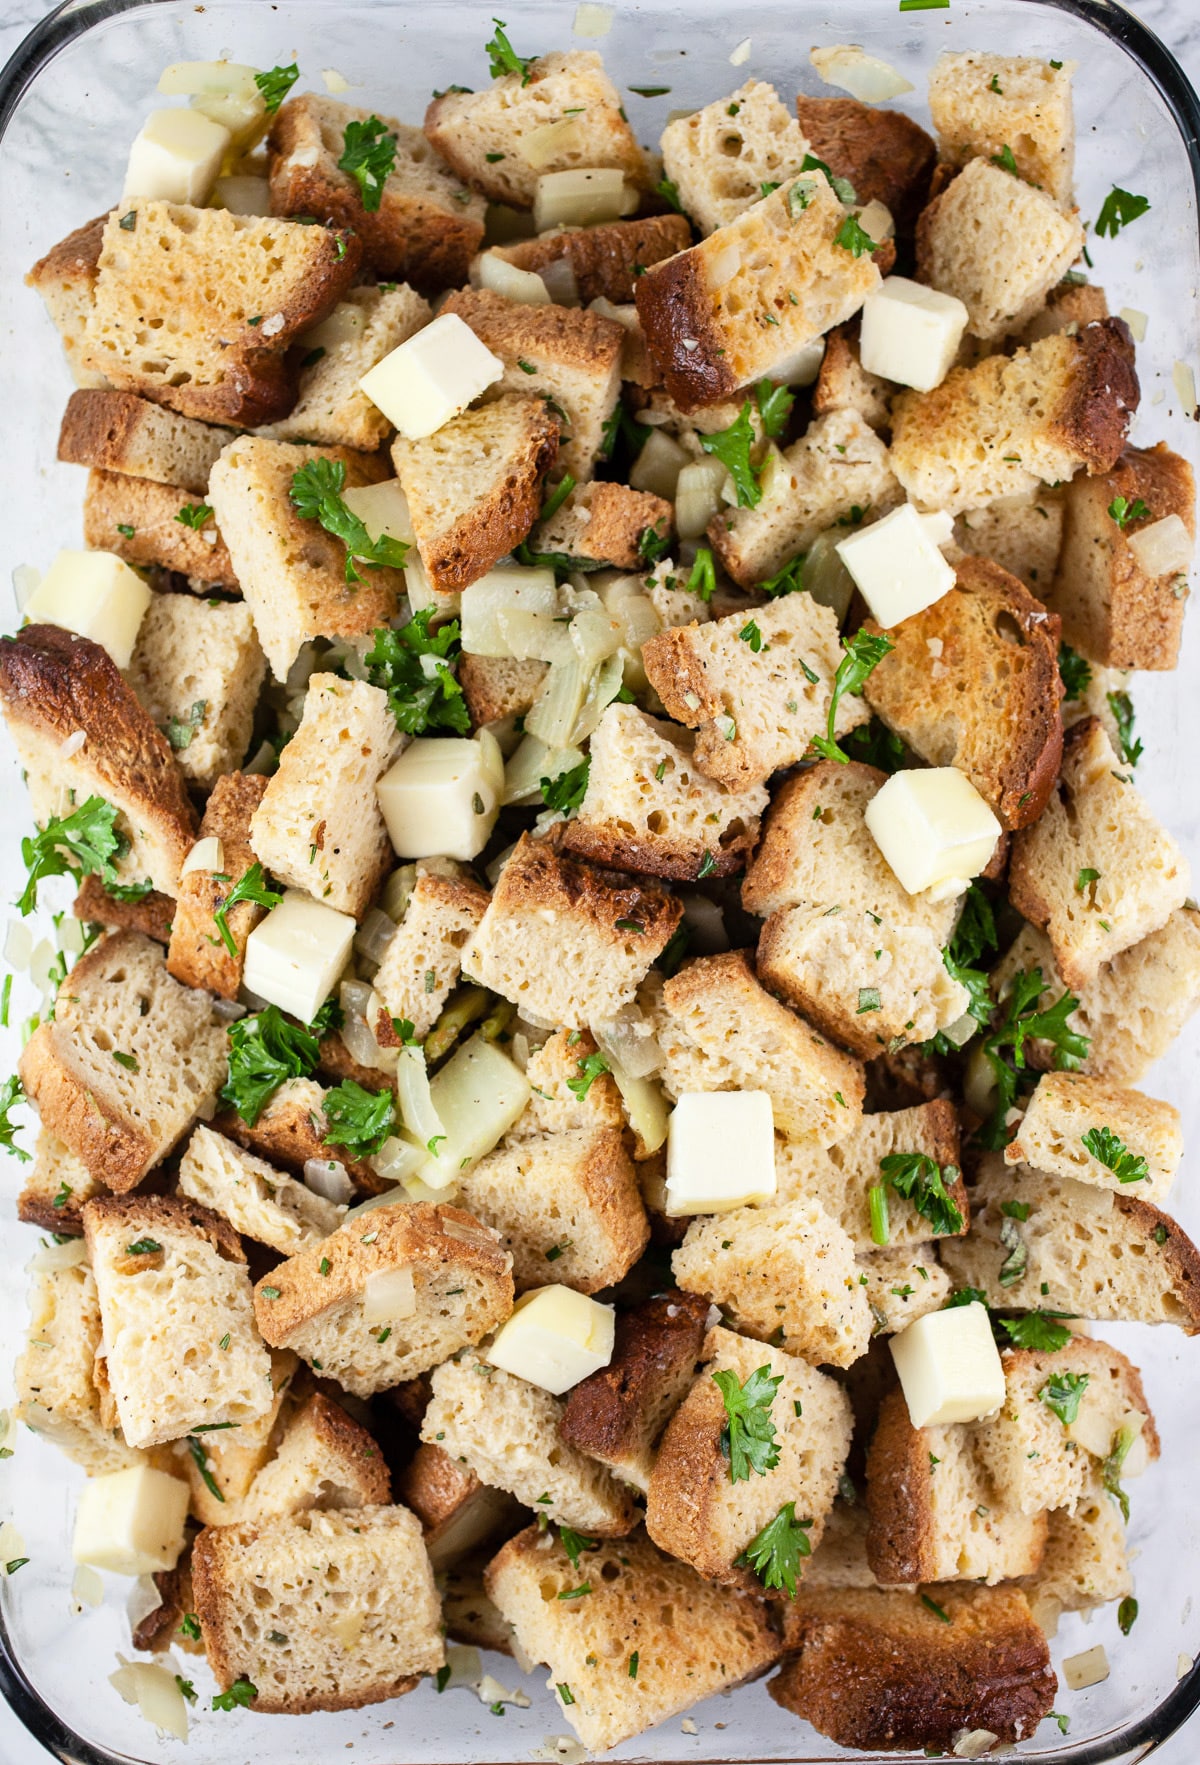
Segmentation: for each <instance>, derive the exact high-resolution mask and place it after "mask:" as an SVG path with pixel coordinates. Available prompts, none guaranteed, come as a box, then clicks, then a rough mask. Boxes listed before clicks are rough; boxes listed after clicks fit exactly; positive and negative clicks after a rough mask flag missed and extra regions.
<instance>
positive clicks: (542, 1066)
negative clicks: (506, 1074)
mask: <svg viewBox="0 0 1200 1765" xmlns="http://www.w3.org/2000/svg"><path fill="white" fill-rule="evenodd" d="M596 1051H597V1049H596V1042H595V1040H594V1038H593V1037H592V1036H591V1035H590V1034H589V1032H588V1031H587V1030H556V1031H555V1033H554V1034H553V1035H552V1036H551V1037H550V1039H549V1041H547V1042H543V1044H542V1046H541V1047H540V1048H538V1049H535V1050H534V1052H533V1053H532V1054H531V1055H530V1056H529V1060H528V1061H527V1063H526V1066H525V1077H526V1078H527V1079H528V1080H529V1085H530V1090H531V1093H532V1094H531V1096H530V1098H529V1102H528V1103H527V1104H526V1106H525V1109H524V1110H523V1112H522V1114H521V1115H520V1116H519V1117H518V1119H517V1122H516V1124H515V1126H514V1127H513V1128H512V1129H511V1130H510V1133H509V1140H510V1142H513V1141H517V1140H529V1139H541V1138H543V1137H544V1136H545V1135H559V1134H568V1133H574V1132H576V1131H579V1130H586V1131H588V1132H596V1131H598V1130H601V1129H606V1128H608V1129H611V1128H616V1129H623V1128H624V1126H625V1111H624V1108H623V1106H622V1102H621V1093H620V1092H619V1091H618V1089H617V1082H616V1080H615V1079H614V1078H613V1076H612V1074H611V1073H609V1072H598V1073H596V1074H595V1076H594V1077H593V1078H592V1079H591V1081H590V1083H589V1084H587V1085H586V1086H584V1087H581V1088H582V1090H583V1095H582V1096H580V1095H579V1092H578V1090H575V1091H573V1090H572V1089H571V1086H572V1085H576V1086H579V1083H580V1080H581V1078H583V1077H585V1076H586V1075H587V1071H589V1070H590V1064H589V1063H590V1057H591V1056H592V1055H593V1054H595V1053H596Z"/></svg>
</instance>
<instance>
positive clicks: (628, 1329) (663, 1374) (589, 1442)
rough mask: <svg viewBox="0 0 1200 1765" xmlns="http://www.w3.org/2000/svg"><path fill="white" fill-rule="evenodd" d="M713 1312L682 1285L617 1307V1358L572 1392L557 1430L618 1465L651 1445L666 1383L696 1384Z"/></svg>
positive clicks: (660, 1423) (572, 1442)
mask: <svg viewBox="0 0 1200 1765" xmlns="http://www.w3.org/2000/svg"><path fill="white" fill-rule="evenodd" d="M708 1312H709V1305H708V1301H707V1300H706V1299H702V1298H701V1297H700V1295H699V1294H696V1293H684V1292H682V1291H678V1290H676V1291H673V1292H671V1293H667V1294H663V1295H661V1296H659V1297H657V1298H655V1299H648V1300H647V1301H646V1302H645V1303H644V1304H643V1305H639V1306H636V1307H634V1308H633V1309H632V1310H630V1311H624V1312H618V1313H617V1326H616V1341H615V1344H614V1347H613V1353H612V1359H611V1360H610V1361H609V1363H608V1365H607V1367H602V1368H601V1370H600V1371H599V1372H598V1373H592V1374H591V1375H590V1376H589V1377H588V1378H586V1379H583V1380H581V1381H580V1383H579V1384H578V1385H575V1386H573V1387H572V1389H571V1390H570V1392H569V1393H568V1394H567V1400H566V1406H565V1408H564V1410H563V1414H562V1417H561V1419H560V1421H559V1424H558V1432H559V1434H560V1436H561V1437H562V1439H563V1440H565V1441H566V1442H567V1444H568V1446H574V1447H577V1448H578V1449H579V1451H580V1452H586V1453H589V1454H590V1455H591V1456H592V1457H593V1458H597V1459H599V1460H600V1462H601V1463H602V1464H607V1465H611V1466H612V1467H613V1468H614V1469H616V1470H617V1471H619V1470H620V1467H621V1465H622V1464H623V1463H628V1462H629V1461H630V1460H636V1459H638V1458H639V1457H640V1456H641V1455H642V1454H643V1453H644V1452H645V1451H646V1450H647V1449H648V1448H650V1447H652V1446H653V1444H654V1440H653V1433H654V1429H653V1426H652V1424H653V1423H655V1422H657V1426H658V1427H659V1428H661V1427H662V1426H663V1425H664V1422H665V1420H666V1418H665V1417H663V1416H661V1415H660V1414H659V1408H660V1405H661V1398H662V1394H663V1391H664V1388H665V1389H666V1390H668V1391H669V1390H670V1389H671V1388H672V1387H674V1386H676V1385H677V1384H678V1383H679V1381H680V1380H681V1379H684V1380H685V1381H686V1382H687V1383H690V1381H691V1378H692V1375H693V1374H694V1372H695V1370H696V1367H697V1365H698V1363H699V1362H700V1360H701V1359H702V1350H703V1347H704V1337H705V1332H706V1329H707V1324H708ZM685 1389H686V1383H685V1385H684V1386H683V1388H682V1389H681V1390H680V1391H679V1394H678V1395H679V1396H680V1397H682V1395H683V1390H685Z"/></svg>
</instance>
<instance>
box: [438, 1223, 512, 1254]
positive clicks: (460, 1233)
mask: <svg viewBox="0 0 1200 1765" xmlns="http://www.w3.org/2000/svg"><path fill="white" fill-rule="evenodd" d="M442 1231H443V1232H444V1233H445V1235H446V1237H447V1238H457V1239H458V1241H459V1243H460V1244H482V1245H484V1246H486V1247H487V1248H488V1249H491V1248H493V1247H494V1246H495V1245H496V1243H497V1242H498V1240H499V1233H498V1232H493V1231H492V1230H491V1229H490V1228H489V1227H488V1226H469V1225H467V1224H466V1223H465V1222H464V1221H461V1220H443V1221H442Z"/></svg>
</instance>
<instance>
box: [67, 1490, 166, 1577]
mask: <svg viewBox="0 0 1200 1765" xmlns="http://www.w3.org/2000/svg"><path fill="white" fill-rule="evenodd" d="M187 1511H188V1486H187V1484H186V1483H184V1482H181V1480H180V1479H179V1478H178V1477H169V1476H168V1475H167V1473H166V1472H165V1471H156V1470H154V1469H152V1467H151V1466H149V1465H130V1466H129V1467H128V1468H127V1469H126V1470H124V1471H110V1472H108V1473H107V1474H106V1475H105V1476H103V1477H89V1478H88V1480H87V1482H86V1483H85V1484H84V1486H83V1491H82V1493H81V1495H80V1497H79V1506H78V1507H77V1508H76V1510H75V1537H74V1541H73V1543H72V1546H71V1549H72V1554H73V1556H74V1558H75V1561H76V1562H77V1563H90V1564H91V1565H92V1567H93V1568H94V1569H109V1570H111V1571H112V1573H113V1574H114V1575H153V1574H154V1572H155V1570H156V1569H173V1568H174V1567H175V1564H176V1562H177V1561H178V1558H179V1553H180V1552H181V1551H182V1549H183V1528H184V1521H185V1520H186V1519H187Z"/></svg>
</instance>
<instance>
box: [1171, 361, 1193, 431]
mask: <svg viewBox="0 0 1200 1765" xmlns="http://www.w3.org/2000/svg"><path fill="white" fill-rule="evenodd" d="M1171 378H1172V380H1173V381H1174V383H1175V396H1176V398H1177V399H1178V400H1179V402H1180V404H1181V405H1182V407H1183V415H1184V416H1185V417H1191V416H1193V415H1194V414H1195V410H1196V376H1195V374H1193V372H1192V370H1191V369H1190V368H1189V367H1188V365H1187V363H1186V362H1178V361H1177V362H1176V363H1175V366H1174V367H1173V368H1172V370H1171Z"/></svg>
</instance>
